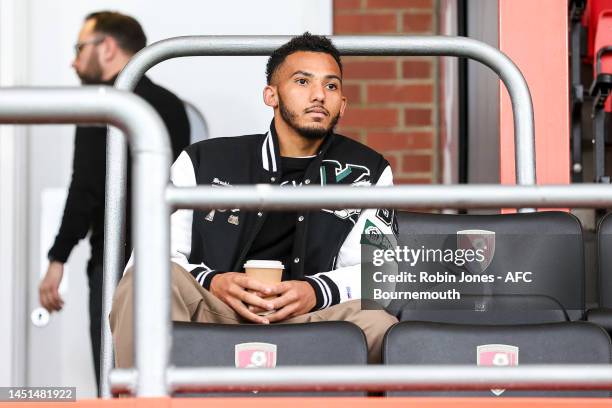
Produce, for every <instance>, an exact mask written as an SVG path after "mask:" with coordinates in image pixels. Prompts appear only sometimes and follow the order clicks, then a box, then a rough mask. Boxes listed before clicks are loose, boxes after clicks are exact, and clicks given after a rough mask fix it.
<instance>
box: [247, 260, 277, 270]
mask: <svg viewBox="0 0 612 408" xmlns="http://www.w3.org/2000/svg"><path fill="white" fill-rule="evenodd" d="M243 268H245V269H246V268H258V269H285V266H284V265H283V263H282V262H280V261H265V260H261V259H249V260H248V261H246V263H245V264H244V265H243Z"/></svg>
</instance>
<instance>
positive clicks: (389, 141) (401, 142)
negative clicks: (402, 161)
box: [368, 132, 432, 151]
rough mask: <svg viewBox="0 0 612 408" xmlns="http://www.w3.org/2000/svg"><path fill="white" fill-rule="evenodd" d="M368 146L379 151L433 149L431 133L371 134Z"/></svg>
mask: <svg viewBox="0 0 612 408" xmlns="http://www.w3.org/2000/svg"><path fill="white" fill-rule="evenodd" d="M368 146H370V147H371V148H372V149H374V150H378V151H392V150H413V149H431V148H432V134H431V132H397V133H394V132H370V133H368Z"/></svg>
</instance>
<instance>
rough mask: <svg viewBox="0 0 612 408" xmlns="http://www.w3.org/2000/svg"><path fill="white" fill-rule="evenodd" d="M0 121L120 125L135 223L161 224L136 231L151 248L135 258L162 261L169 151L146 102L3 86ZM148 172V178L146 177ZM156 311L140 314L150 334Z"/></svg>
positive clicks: (92, 92)
mask: <svg viewBox="0 0 612 408" xmlns="http://www.w3.org/2000/svg"><path fill="white" fill-rule="evenodd" d="M0 123H5V124H8V123H11V124H14V123H28V124H33V123H86V124H94V123H104V124H110V125H113V126H116V127H117V128H119V129H121V130H122V131H123V132H124V133H125V134H126V135H127V138H128V140H129V142H130V146H131V151H132V154H133V155H134V156H136V157H138V160H135V161H134V165H133V173H134V177H135V180H136V183H135V190H134V195H135V198H136V200H135V201H134V207H135V208H139V209H142V210H139V211H137V212H136V213H135V214H134V215H135V217H134V221H135V224H139V225H144V222H145V220H146V219H147V218H151V219H155V220H158V224H159V225H158V226H159V227H161V228H159V229H158V230H157V231H156V234H155V235H156V236H155V237H154V238H153V239H152V240H151V239H150V238H152V237H151V235H150V234H145V235H142V234H140V233H138V232H136V236H135V242H137V245H136V251H137V252H138V253H144V252H146V250H144V249H145V248H148V249H153V248H155V249H153V252H152V253H151V256H149V257H146V258H145V257H143V258H142V260H141V261H139V263H141V264H145V265H146V264H147V263H148V264H155V263H157V264H159V263H164V262H166V263H167V262H168V257H167V254H168V245H169V236H168V235H165V236H164V235H163V233H164V231H166V232H167V231H168V229H169V218H168V217H169V216H170V213H169V207H168V204H167V201H166V200H165V198H164V194H165V188H166V186H167V183H168V178H169V166H170V159H171V150H170V144H169V141H168V140H169V139H168V134H167V132H166V129H165V126H164V123H163V122H162V120H161V118H160V117H159V115H158V114H157V112H156V111H155V110H154V109H153V108H152V107H151V106H150V105H149V104H147V103H146V102H144V101H143V100H142V99H141V98H139V97H137V96H135V95H134V94H132V93H130V92H125V91H119V90H116V89H113V88H110V87H84V88H3V89H2V90H1V91H0ZM149 176H152V178H151V180H146V179H147V178H148V177H149ZM145 180H146V182H145ZM142 200H151V202H150V203H145V202H144V201H142ZM161 224H167V225H164V226H161ZM117 245H119V242H118V241H117ZM145 268H146V266H145ZM139 276H142V273H141V274H139ZM164 276H165V277H166V280H165V281H164ZM156 281H158V282H156V283H155V284H156V285H159V286H158V287H157V288H155V289H156V290H157V293H163V292H164V290H165V289H167V288H168V285H169V281H168V276H167V274H163V273H162V274H160V277H159V279H156ZM161 316H162V318H161V319H159V318H153V316H148V317H147V316H145V317H144V318H143V319H142V322H141V324H142V327H143V328H145V330H146V331H151V332H154V333H163V332H164V331H167V330H168V328H165V327H163V325H167V324H169V323H168V320H169V318H170V315H169V314H168V316H165V317H166V318H164V316H163V315H161ZM147 319H148V320H147ZM104 320H106V319H104ZM142 335H143V330H140V331H139V333H138V336H142ZM158 340H160V341H159V342H158V345H160V344H161V345H163V344H164V339H162V338H160V339H158ZM168 347H169V343H168ZM144 367H146V364H144ZM160 382H161V379H160Z"/></svg>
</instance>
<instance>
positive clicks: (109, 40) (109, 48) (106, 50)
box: [98, 35, 119, 62]
mask: <svg viewBox="0 0 612 408" xmlns="http://www.w3.org/2000/svg"><path fill="white" fill-rule="evenodd" d="M98 47H99V48H100V58H101V59H102V61H104V62H109V61H112V60H113V59H114V58H115V56H116V55H117V52H119V45H118V44H117V40H115V39H114V38H113V37H111V36H110V35H107V36H106V37H105V38H104V41H102V43H101V44H100V45H99V46H98Z"/></svg>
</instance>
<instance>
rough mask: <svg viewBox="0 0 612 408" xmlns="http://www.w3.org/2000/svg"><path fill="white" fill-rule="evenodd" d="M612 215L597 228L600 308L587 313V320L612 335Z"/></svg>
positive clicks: (604, 219) (607, 216) (605, 217)
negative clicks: (611, 249)
mask: <svg viewBox="0 0 612 408" xmlns="http://www.w3.org/2000/svg"><path fill="white" fill-rule="evenodd" d="M610 248H612V215H611V214H610V213H608V214H606V215H605V216H604V217H603V218H602V219H601V220H600V221H599V225H598V226H597V273H598V278H599V282H598V290H599V302H598V308H597V309H592V310H589V311H588V312H587V315H586V319H587V320H588V321H589V322H592V323H595V324H597V325H599V326H601V327H603V328H604V329H606V330H607V331H608V333H612V287H610V285H612V253H611V251H610Z"/></svg>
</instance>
